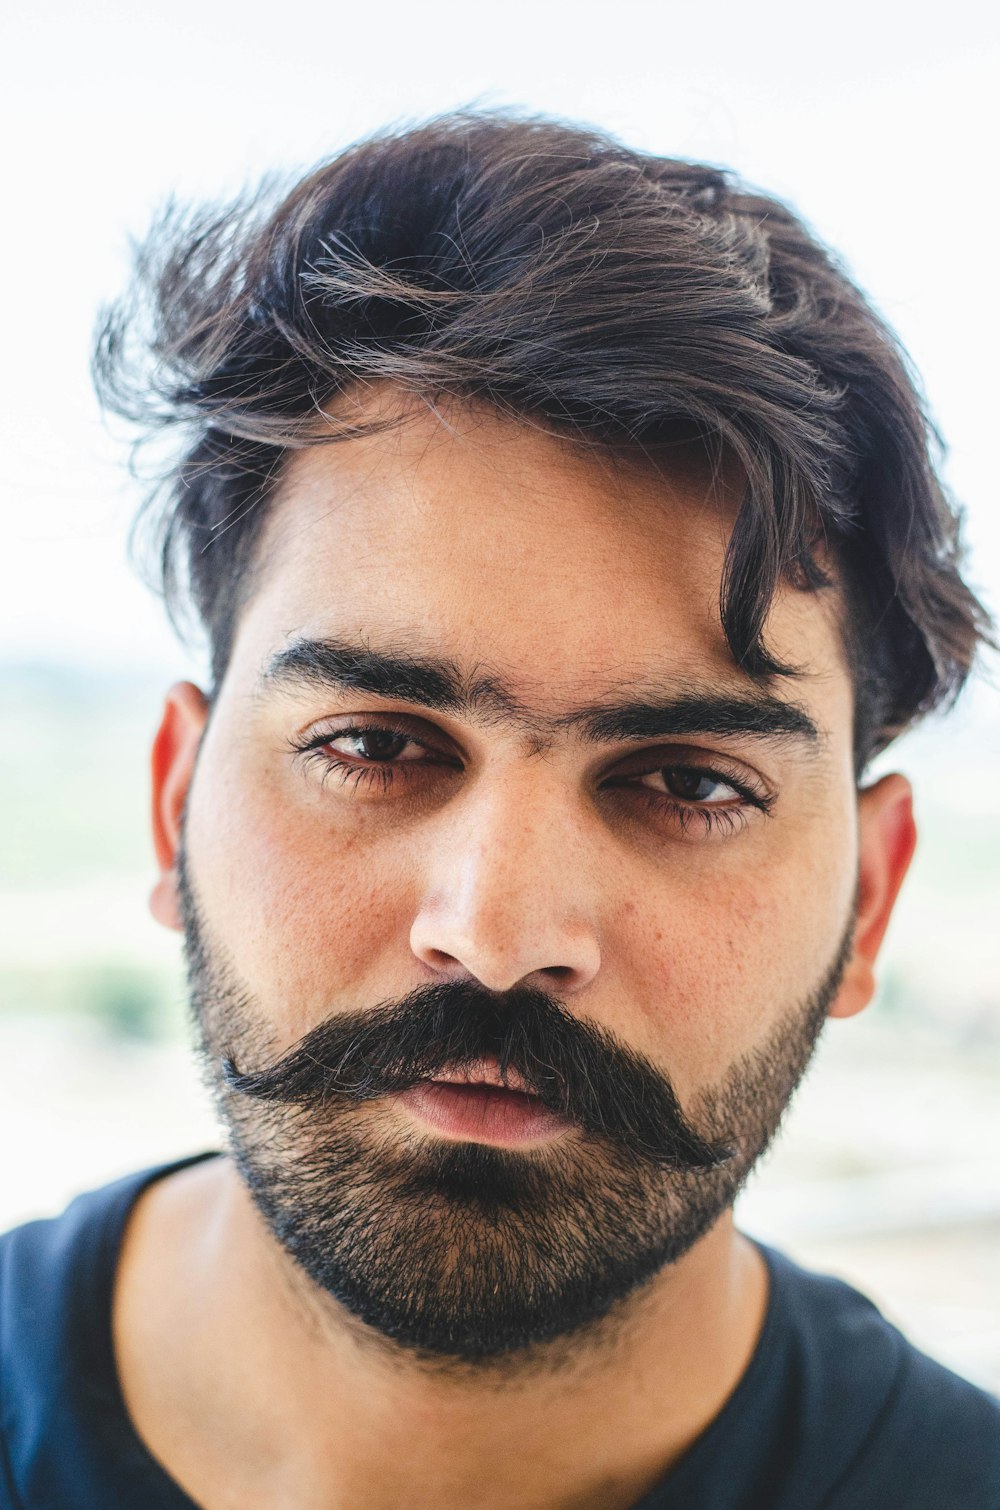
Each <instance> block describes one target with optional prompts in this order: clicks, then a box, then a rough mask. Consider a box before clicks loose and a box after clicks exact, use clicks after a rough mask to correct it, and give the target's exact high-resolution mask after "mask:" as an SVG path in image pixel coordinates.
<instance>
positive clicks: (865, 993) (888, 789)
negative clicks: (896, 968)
mask: <svg viewBox="0 0 1000 1510" xmlns="http://www.w3.org/2000/svg"><path fill="white" fill-rule="evenodd" d="M916 843H917V829H916V824H915V823H914V821H913V793H912V790H911V788H910V783H909V782H908V781H907V780H906V778H905V776H883V778H882V780H881V781H876V782H875V784H874V785H873V786H869V787H865V788H864V789H863V790H862V791H861V792H860V793H859V794H858V895H857V916H856V919H855V925H854V942H853V947H852V951H851V957H850V959H849V961H848V963H847V969H846V970H845V972H844V979H843V982H842V984H841V987H840V990H839V991H838V993H837V997H836V1000H835V1001H834V1003H833V1006H832V1007H831V1008H830V1013H829V1015H830V1016H831V1017H853V1016H854V1014H855V1013H856V1012H860V1011H861V1010H862V1009H863V1008H864V1007H866V1006H867V1005H868V1003H869V1002H870V1001H871V999H872V997H873V995H874V994H875V960H876V957H877V955H878V952H879V949H880V947H881V944H882V940H883V938H884V937H885V930H886V928H887V927H888V925H889V918H890V917H891V916H892V909H893V905H894V903H895V901H896V897H897V896H898V895H899V888H900V887H901V886H902V884H903V878H904V877H905V875H906V872H907V870H908V869H909V866H910V860H911V859H912V858H913V851H914V848H915V847H916Z"/></svg>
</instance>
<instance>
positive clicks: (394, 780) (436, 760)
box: [291, 723, 458, 796]
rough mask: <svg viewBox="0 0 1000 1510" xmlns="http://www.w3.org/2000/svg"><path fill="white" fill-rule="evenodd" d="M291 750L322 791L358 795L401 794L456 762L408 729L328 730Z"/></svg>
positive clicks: (375, 726) (386, 725)
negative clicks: (331, 787)
mask: <svg viewBox="0 0 1000 1510" xmlns="http://www.w3.org/2000/svg"><path fill="white" fill-rule="evenodd" d="M291 748H292V750H293V751H294V752H295V754H296V755H297V757H298V758H299V759H300V760H301V761H303V763H304V764H305V765H306V766H307V767H312V768H314V769H316V770H318V772H319V776H320V781H321V783H322V785H324V786H325V785H326V784H327V782H328V781H332V780H335V781H337V782H338V783H339V784H340V785H341V786H349V787H352V788H353V789H354V791H355V792H356V793H358V794H360V793H361V791H362V790H363V789H365V788H368V789H370V791H371V794H372V795H373V796H374V795H383V796H384V795H387V794H388V793H389V790H390V788H392V787H394V786H397V785H398V786H399V787H400V790H401V791H405V790H406V789H407V788H408V787H409V786H410V784H411V783H412V782H414V781H417V780H419V778H420V777H421V776H426V777H428V778H430V777H431V776H432V775H434V774H435V772H436V773H437V774H438V775H440V774H441V772H442V770H443V768H445V767H455V766H456V765H457V764H458V762H457V761H456V760H455V759H453V758H451V757H450V756H449V755H448V754H447V753H446V752H445V751H443V750H440V749H438V748H437V747H436V746H435V745H433V744H431V743H430V742H429V741H425V740H424V739H422V738H418V737H417V735H416V734H415V733H414V732H413V731H412V730H410V729H408V728H404V727H397V726H394V725H393V724H389V723H364V724H361V723H355V724H350V725H349V726H348V727H346V728H339V729H337V728H333V729H331V728H326V729H321V730H316V731H315V732H313V733H311V734H307V735H306V736H305V737H303V738H302V739H301V740H292V741H291Z"/></svg>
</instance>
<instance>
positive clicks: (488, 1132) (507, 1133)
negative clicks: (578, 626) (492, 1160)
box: [396, 1060, 573, 1148]
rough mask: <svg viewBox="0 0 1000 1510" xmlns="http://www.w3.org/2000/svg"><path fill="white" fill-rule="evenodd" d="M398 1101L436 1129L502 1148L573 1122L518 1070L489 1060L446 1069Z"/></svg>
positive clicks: (539, 1139)
mask: <svg viewBox="0 0 1000 1510" xmlns="http://www.w3.org/2000/svg"><path fill="white" fill-rule="evenodd" d="M396 1100H397V1101H398V1102H399V1103H400V1104H401V1105H402V1106H403V1107H404V1108H405V1110H406V1111H407V1112H409V1113H410V1114H411V1115H412V1116H413V1117H414V1118H415V1119H416V1120H417V1121H419V1122H421V1123H423V1124H424V1125H425V1126H426V1127H430V1128H432V1129H433V1130H434V1131H435V1132H437V1133H443V1134H444V1135H445V1136H446V1137H449V1138H455V1139H459V1140H463V1141H466V1142H476V1143H492V1144H494V1145H495V1146H497V1147H500V1148H504V1147H516V1146H518V1145H522V1144H529V1143H545V1142H548V1141H550V1140H551V1139H553V1138H555V1137H558V1136H559V1135H560V1134H562V1133H565V1132H566V1131H567V1130H568V1129H569V1128H571V1127H572V1126H573V1123H572V1122H570V1120H569V1119H568V1118H566V1117H563V1116H560V1114H559V1113H558V1112H554V1111H551V1110H550V1109H549V1107H547V1106H545V1105H544V1104H543V1103H542V1101H540V1100H539V1098H538V1097H537V1096H535V1095H532V1093H531V1092H530V1091H529V1090H527V1088H526V1087H525V1083H524V1081H523V1080H522V1079H521V1077H520V1076H519V1075H518V1074H517V1073H516V1071H514V1070H510V1071H508V1072H507V1074H506V1075H501V1073H500V1066H499V1064H497V1063H496V1061H490V1060H480V1061H478V1062H476V1063H475V1064H471V1065H462V1066H461V1067H460V1068H458V1069H454V1070H442V1071H441V1072H440V1073H439V1074H437V1075H435V1076H434V1078H433V1079H430V1080H423V1081H421V1082H420V1084H419V1085H415V1086H414V1087H413V1088H412V1089H411V1090H408V1091H404V1092H403V1093H402V1094H400V1095H399V1096H397V1097H396Z"/></svg>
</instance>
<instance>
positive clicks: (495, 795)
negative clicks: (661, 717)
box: [411, 760, 600, 992]
mask: <svg viewBox="0 0 1000 1510" xmlns="http://www.w3.org/2000/svg"><path fill="white" fill-rule="evenodd" d="M449 818H450V822H448V823H447V824H445V825H443V826H442V828H441V829H440V831H439V832H438V834H437V835H436V838H435V841H434V843H433V845H432V847H431V848H430V849H429V851H428V863H427V867H426V871H425V884H424V888H423V896H422V897H421V900H420V905H419V910H418V915H417V917H416V918H415V920H414V924H413V929H412V934H411V944H412V947H413V951H414V953H415V954H416V955H417V956H418V958H420V959H421V960H423V961H424V963H426V964H429V965H430V966H431V967H432V968H434V969H436V970H443V971H445V972H446V973H449V974H451V973H458V972H461V973H463V974H464V973H466V972H468V973H469V974H471V975H474V976H475V977H476V978H477V979H478V980H480V981H481V982H482V983H483V984H484V985H486V986H488V987H489V988H490V989H492V990H497V991H502V990H507V989H509V988H510V987H511V986H513V985H514V984H516V983H518V982H522V981H525V980H527V979H528V977H531V976H537V977H539V979H538V981H537V983H538V984H548V986H549V988H550V989H551V988H552V987H553V986H558V989H559V990H560V992H565V991H571V990H576V989H580V988H581V987H582V986H583V985H585V984H587V982H589V981H590V980H591V979H592V978H593V976H594V975H595V974H596V972H597V969H598V968H599V965H600V942H599V932H598V917H597V908H596V897H595V896H594V895H593V893H592V883H591V876H592V874H593V864H592V862H591V861H590V860H588V857H587V855H586V853H585V850H586V837H585V833H584V829H585V827H586V825H585V823H584V822H583V819H582V814H580V813H579V812H578V811H575V810H574V805H573V799H572V797H571V796H570V795H569V794H568V793H567V791H566V790H565V783H564V782H562V781H560V780H559V779H558V777H557V776H556V775H555V773H553V772H551V771H549V770H548V769H547V768H545V767H544V766H543V764H542V763H541V762H540V761H538V760H534V761H531V762H526V763H525V765H524V768H523V769H519V770H511V769H509V768H508V769H507V770H505V771H501V772H497V773H496V774H495V775H494V776H493V777H492V778H491V779H489V780H486V779H483V780H482V781H481V782H479V783H478V784H477V788H476V789H475V790H471V791H469V792H467V793H466V794H465V797H464V800H462V801H460V802H459V803H457V804H456V805H455V807H454V808H453V809H452V811H451V813H450V814H449ZM543 977H544V978H543Z"/></svg>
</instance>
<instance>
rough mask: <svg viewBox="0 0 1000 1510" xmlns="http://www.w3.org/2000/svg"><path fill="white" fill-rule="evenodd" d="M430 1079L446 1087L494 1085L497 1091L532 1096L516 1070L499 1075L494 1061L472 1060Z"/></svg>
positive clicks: (444, 1070)
mask: <svg viewBox="0 0 1000 1510" xmlns="http://www.w3.org/2000/svg"><path fill="white" fill-rule="evenodd" d="M430 1078H431V1079H432V1080H436V1081H438V1083H442V1082H443V1083H444V1084H446V1085H494V1086H496V1087H497V1088H498V1089H499V1090H506V1091H520V1092H521V1093H522V1095H527V1096H531V1095H533V1094H534V1092H533V1091H532V1089H531V1087H530V1086H529V1085H528V1084H527V1083H526V1082H525V1081H524V1080H523V1079H522V1078H521V1076H520V1075H519V1074H518V1073H517V1070H515V1069H508V1070H507V1071H506V1073H505V1074H501V1073H500V1065H499V1062H498V1061H497V1060H496V1059H474V1060H473V1061H472V1062H471V1063H469V1064H460V1065H456V1066H452V1067H450V1068H448V1069H443V1070H438V1071H437V1072H436V1073H435V1074H434V1075H432V1076H431V1077H430Z"/></svg>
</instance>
